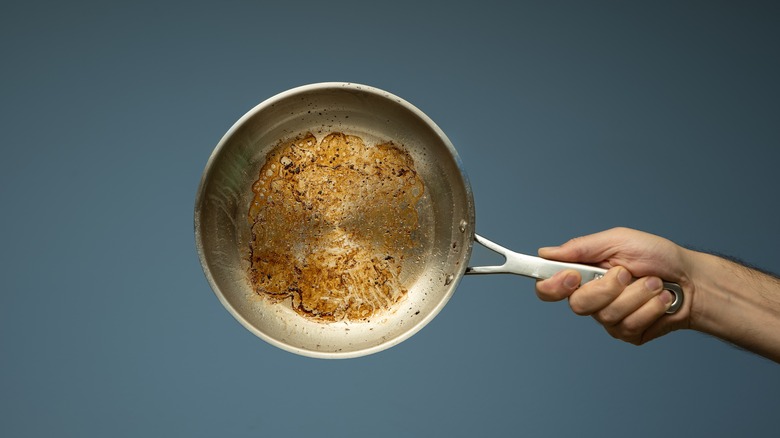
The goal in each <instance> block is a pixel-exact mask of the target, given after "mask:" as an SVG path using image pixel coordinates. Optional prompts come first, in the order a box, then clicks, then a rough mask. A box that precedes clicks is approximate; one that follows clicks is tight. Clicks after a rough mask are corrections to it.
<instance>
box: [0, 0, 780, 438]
mask: <svg viewBox="0 0 780 438" xmlns="http://www.w3.org/2000/svg"><path fill="white" fill-rule="evenodd" d="M776 5H777V3H775V2H745V1H743V2H714V1H701V2H684V1H654V2H637V1H630V2H629V1H611V2H610V1H606V2H605V1H599V2H581V1H570V2H561V1H540V2H508V1H507V2H493V1H480V2H424V1H420V0H417V1H409V2H406V1H397V0H396V1H387V2H383V3H371V2H338V1H331V2H294V1H276V2H259V1H255V2H252V1H219V2H216V1H215V2H210V3H209V2H200V1H187V2H178V3H176V2H163V1H157V2H139V1H134V2H121V3H120V2H102V1H101V2H98V1H95V2H86V1H76V2H13V3H10V4H9V3H7V4H5V5H4V6H2V7H0V55H1V56H2V58H1V59H2V63H1V65H0V72H2V73H0V74H2V81H0V102H1V103H0V111H2V113H0V116H1V117H0V123H1V124H2V125H1V126H2V158H0V208H1V209H2V210H1V211H2V214H0V237H1V240H0V248H1V250H0V270H2V283H1V284H2V294H0V436H4V437H26V436H41V437H49V436H67V437H91V436H101V437H102V436H111V437H123V436H188V437H189V436H192V437H200V436H202V437H214V436H254V437H260V436H262V437H276V436H343V437H349V436H378V437H383V436H456V437H458V436H463V437H469V436H583V437H591V436H592V437H603V436H633V437H658V436H702V437H704V436H706V437H714V436H750V437H758V436H777V435H776V434H777V419H778V408H780V393H779V391H780V368H778V365H776V364H774V363H771V362H769V361H767V360H765V359H762V358H759V357H756V356H753V355H751V354H749V353H746V352H743V351H740V350H737V349H735V348H733V347H731V346H728V345H726V344H724V343H722V342H720V341H718V340H716V339H713V338H710V337H707V336H704V335H702V334H699V333H694V332H676V333H673V334H671V335H669V336H667V337H665V338H662V339H660V340H656V341H654V342H652V343H650V344H648V345H646V346H643V347H634V346H631V345H628V344H625V343H622V342H619V341H616V340H614V339H612V338H611V337H609V336H608V335H607V334H606V333H605V332H604V331H603V330H602V329H601V328H600V327H599V326H598V325H597V324H596V323H595V322H593V321H592V320H591V319H589V318H583V317H577V316H575V315H574V314H573V313H571V312H570V311H569V309H568V307H567V305H566V304H565V303H556V304H547V303H542V302H540V301H538V300H537V299H536V297H535V295H534V292H533V281H532V280H529V279H525V278H521V277H515V276H488V277H479V278H473V277H468V278H465V279H464V280H463V281H462V282H461V284H460V287H459V289H458V291H457V293H456V294H455V296H454V297H453V299H452V300H451V301H450V303H449V304H448V306H447V307H446V309H445V310H444V311H443V312H442V313H441V314H440V315H439V316H438V317H437V318H436V319H435V320H434V321H433V322H432V323H431V324H430V325H429V326H427V327H426V328H425V329H424V330H422V331H421V332H420V333H419V334H417V335H415V336H414V337H413V338H411V339H410V340H408V341H407V342H404V343H402V344H401V345H399V346H397V347H395V348H392V349H390V350H387V351H384V352H382V353H379V354H376V355H374V356H370V357H365V358H360V359H354V360H348V361H323V360H314V359H309V358H304V357H298V356H295V355H292V354H290V353H287V352H284V351H282V350H278V349H276V348H273V347H271V346H269V345H267V344H266V343H264V342H263V341H261V340H260V339H258V338H256V337H254V336H253V335H252V334H250V333H249V332H248V331H246V330H245V329H244V328H242V327H241V326H240V325H239V324H238V323H237V322H236V321H235V320H234V319H233V318H232V317H231V316H230V314H229V313H228V312H227V311H226V310H225V309H224V308H223V307H222V306H221V305H220V303H219V301H218V300H217V298H216V297H215V296H214V294H213V293H212V291H211V290H210V288H209V286H208V284H207V282H206V280H205V278H204V276H203V273H202V271H201V267H200V264H199V261H198V257H197V254H196V252H195V245H194V237H193V230H192V221H193V218H192V217H193V213H192V211H193V204H194V198H195V192H196V189H197V186H198V182H199V180H200V175H201V172H202V170H203V167H204V165H205V164H206V161H207V159H208V157H209V154H210V153H211V151H212V149H213V148H214V146H215V145H216V144H217V142H218V141H219V139H220V138H221V137H222V135H223V134H224V133H225V131H227V129H228V128H229V127H230V126H231V125H232V124H233V122H234V121H236V120H237V119H238V118H239V117H240V116H241V115H243V114H244V113H245V112H246V111H248V110H249V109H250V108H252V107H253V106H255V105H256V104H258V103H259V102H261V101H262V100H264V99H266V98H268V97H270V96H272V95H274V94H276V93H278V92H281V91H283V90H285V89H288V88H291V87H294V86H298V85H302V84H307V83H312V82H322V81H351V82H359V83H365V84H369V85H373V86H376V87H379V88H383V89H386V90H387V91H390V92H392V93H395V94H397V95H399V96H401V97H404V98H405V99H407V100H409V101H410V102H412V103H413V104H415V105H417V106H418V107H419V108H420V109H422V110H423V111H425V112H426V113H427V114H428V115H429V116H430V117H431V118H433V119H434V120H435V121H436V122H437V123H438V124H439V125H440V126H441V128H442V129H443V130H444V131H445V132H446V133H447V134H448V136H449V137H450V138H451V139H452V141H453V142H454V144H455V146H456V148H457V149H458V150H459V152H460V155H461V157H462V159H463V162H464V165H465V167H466V171H467V172H468V174H469V176H470V179H471V182H472V184H473V189H474V194H475V198H476V204H477V218H478V220H477V229H478V231H479V232H480V233H482V234H483V235H485V236H487V237H489V238H491V239H493V240H496V241H498V242H501V243H503V244H504V245H506V246H509V247H511V248H514V249H516V250H518V251H523V252H530V253H535V251H536V249H537V248H538V247H540V246H546V245H553V244H558V243H562V242H564V241H565V240H567V239H569V238H571V237H574V236H578V235H582V234H586V233H591V232H595V231H599V230H602V229H605V228H609V227H613V226H616V225H623V226H629V227H634V228H639V229H643V230H646V231H649V232H653V233H656V234H660V235H663V236H666V237H668V238H671V239H672V240H674V241H676V242H678V243H681V244H684V245H688V246H693V247H696V248H703V249H708V250H714V251H718V252H722V253H726V254H731V255H733V256H736V257H740V258H742V259H744V260H746V261H748V262H750V263H752V264H755V265H757V266H760V267H762V268H765V269H768V270H774V271H777V270H778V269H780V266H779V265H778V258H777V254H778V246H779V245H780V231H779V230H778V224H779V223H780V221H778V213H779V212H780V211H779V210H780V207H778V187H780V172H778V164H779V163H780V152H779V151H780V81H779V80H778V78H780V53H779V51H778V47H780V8H779V7H778V6H776ZM475 257H476V259H477V260H481V259H482V258H483V257H485V256H484V254H482V255H481V254H477V255H476V256H475Z"/></svg>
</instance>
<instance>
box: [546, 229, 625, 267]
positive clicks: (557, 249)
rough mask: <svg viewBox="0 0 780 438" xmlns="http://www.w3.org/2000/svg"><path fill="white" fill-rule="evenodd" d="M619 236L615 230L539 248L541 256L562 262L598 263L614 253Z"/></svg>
mask: <svg viewBox="0 0 780 438" xmlns="http://www.w3.org/2000/svg"><path fill="white" fill-rule="evenodd" d="M617 237H618V236H616V233H615V231H614V230H608V231H602V232H600V233H596V234H590V235H587V236H582V237H576V238H574V239H571V240H569V241H568V242H566V243H564V244H563V245H561V246H550V247H545V248H539V256H540V257H543V258H546V259H552V260H560V261H562V262H578V263H598V262H602V261H604V260H607V259H608V258H609V257H610V256H612V255H613V254H614V252H615V248H616V247H617V245H618V239H617Z"/></svg>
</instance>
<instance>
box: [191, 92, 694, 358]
mask: <svg viewBox="0 0 780 438" xmlns="http://www.w3.org/2000/svg"><path fill="white" fill-rule="evenodd" d="M306 132H311V133H314V134H315V135H316V136H318V137H322V136H324V135H326V134H327V133H329V132H342V133H345V134H351V135H357V136H359V137H361V138H363V139H364V140H367V143H368V142H381V141H388V140H392V141H393V142H394V143H395V144H401V145H403V146H404V148H405V150H406V151H407V152H408V153H409V155H411V157H412V159H413V160H414V165H415V168H416V170H417V172H418V175H419V176H420V177H421V179H422V180H423V183H424V187H425V191H424V195H423V196H422V198H421V199H420V201H419V203H418V205H417V207H416V208H417V213H418V217H419V230H418V232H417V234H416V236H415V238H416V239H417V240H418V241H419V242H420V244H419V245H416V246H414V247H411V248H407V249H404V251H405V253H404V255H405V257H404V262H403V263H404V265H403V270H404V278H405V280H404V281H405V284H406V286H407V289H408V292H407V293H406V295H405V297H404V298H403V299H402V300H401V301H400V302H398V303H396V305H395V306H394V308H392V309H391V310H389V311H386V312H383V313H382V314H380V315H377V316H376V317H372V318H370V319H369V320H367V321H349V320H342V321H334V322H322V321H317V320H313V319H309V318H304V317H302V316H301V315H299V314H298V313H296V312H295V311H294V310H293V309H292V308H291V306H290V305H284V303H278V302H273V301H271V300H267V299H263V298H262V297H260V296H259V295H258V294H257V293H256V292H255V291H254V290H253V288H252V286H251V284H250V282H249V279H248V274H247V270H248V267H249V263H250V262H249V260H248V256H247V250H248V247H249V242H250V238H251V230H250V225H249V223H248V221H247V220H246V217H247V211H248V206H249V203H250V201H251V199H252V195H253V192H252V189H251V187H252V184H253V182H255V181H256V180H257V178H258V172H259V170H260V169H261V168H262V166H263V164H264V163H265V159H266V155H267V154H268V153H269V151H271V150H272V149H273V148H274V147H275V146H276V145H278V144H279V141H280V139H286V138H293V137H295V136H296V135H300V134H301V133H306ZM195 240H196V247H197V251H198V255H199V257H200V261H201V264H202V266H203V271H204V273H205V275H206V278H207V279H208V282H209V284H210V285H211V288H212V289H213V290H214V292H215V294H216V295H217V297H218V298H219V300H220V301H221V302H222V304H223V305H224V306H225V308H227V310H228V311H229V312H230V313H231V314H232V315H233V316H234V317H235V318H236V319H237V320H238V321H239V322H240V323H241V324H242V325H243V326H244V327H246V328H247V329H248V330H249V331H250V332H252V333H254V334H255V335H257V336H258V337H260V338H262V339H263V340H265V341H267V342H269V343H270V344H272V345H275V346H277V347H280V348H282V349H285V350H288V351H291V352H293V353H297V354H301V355H305V356H311V357H320V358H349V357H357V356H363V355H367V354H371V353H376V352H378V351H381V350H384V349H386V348H389V347H391V346H393V345H396V344H398V343H399V342H401V341H403V340H405V339H407V338H409V337H410V336H412V335H413V334H415V333H416V332H417V331H419V330H420V329H421V328H423V327H424V326H425V325H426V324H427V323H429V322H430V321H431V320H432V319H433V318H434V317H435V316H436V315H437V314H438V313H439V311H441V309H442V308H443V307H444V305H445V304H446V303H447V301H448V300H449V298H450V297H451V296H452V294H453V292H454V291H455V289H456V287H457V285H458V283H459V281H460V279H461V278H462V277H463V275H464V274H492V273H511V274H519V275H524V276H529V277H533V278H538V279H544V278H549V277H550V276H552V275H553V274H555V273H556V272H559V271H560V270H562V269H566V268H573V269H576V270H577V271H579V272H580V273H581V274H582V281H583V282H588V281H591V280H594V279H596V278H600V277H601V276H602V275H603V274H604V273H605V270H604V269H601V268H597V267H592V266H587V265H578V264H572V263H562V262H557V261H551V260H545V259H541V258H539V257H533V256H529V255H524V254H519V253H515V252H513V251H510V250H508V249H506V248H504V247H502V246H500V245H498V244H496V243H493V242H491V241H489V240H487V239H485V238H483V237H481V236H479V235H477V234H476V233H475V212H474V199H473V195H472V191H471V187H470V185H469V181H468V178H467V176H466V174H465V172H464V170H463V166H462V164H461V161H460V158H459V157H458V153H457V152H456V151H455V148H454V147H453V145H452V143H451V142H450V140H449V139H448V138H447V136H446V135H445V134H444V132H442V131H441V129H439V127H438V126H436V124H435V123H434V122H433V121H432V120H431V119H430V118H428V117H427V116H426V115H425V114H423V113H422V111H420V110H419V109H417V108H416V107H414V106H413V105H412V104H410V103H409V102H407V101H405V100H403V99H401V98H400V97H397V96H395V95H392V94H390V93H388V92H385V91H382V90H379V89H377V88H373V87H369V86H366V85H358V84H350V83H320V84H312V85H306V86H302V87H298V88H294V89H291V90H288V91H285V92H283V93H281V94H278V95H276V96H274V97H272V98H270V99H268V100H266V101H264V102H262V103H260V104H259V105H258V106H256V107H255V108H253V109H252V110H250V111H249V112H248V113H247V114H245V115H244V116H243V117H241V119H239V120H238V121H237V122H236V123H235V124H234V125H233V126H232V127H231V128H230V130H228V132H227V133H226V134H225V135H224V136H223V138H222V139H221V140H220V142H219V143H218V145H217V146H216V148H215V149H214V151H213V153H212V155H211V157H210V158H209V160H208V163H207V164H206V168H205V170H204V172H203V175H202V178H201V181H200V186H199V188H198V192H197V197H196V202H195ZM475 241H476V242H478V243H480V244H482V245H484V246H486V247H487V248H489V249H491V250H493V251H496V252H498V253H499V254H501V255H503V256H504V257H505V259H506V261H505V263H504V264H503V265H501V266H483V267H468V261H469V259H470V257H471V252H472V247H473V244H474V242H475ZM665 287H666V288H667V289H668V290H670V291H671V292H672V293H673V294H674V295H675V299H674V301H673V304H672V306H671V308H670V310H669V312H670V313H671V312H674V311H676V310H677V309H678V308H679V307H680V305H681V304H682V300H683V294H682V290H681V289H680V287H679V286H678V285H676V284H674V283H665Z"/></svg>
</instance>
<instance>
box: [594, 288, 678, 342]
mask: <svg viewBox="0 0 780 438" xmlns="http://www.w3.org/2000/svg"><path fill="white" fill-rule="evenodd" d="M672 300H673V297H672V294H671V292H669V291H660V292H658V293H657V295H653V296H652V297H651V298H650V299H649V300H648V301H646V302H645V303H643V304H642V305H641V306H640V307H639V308H638V309H636V310H635V311H634V312H631V313H629V314H628V315H626V317H625V318H623V319H622V320H621V321H620V322H618V323H616V324H614V325H607V324H604V323H602V324H603V325H604V328H605V329H606V330H607V333H609V334H610V335H611V336H612V337H614V338H617V339H620V340H623V341H626V342H629V343H632V344H634V345H642V344H644V343H645V342H648V341H650V340H652V339H655V338H656V337H658V336H661V335H664V334H666V333H668V331H669V330H670V329H669V328H666V329H664V327H668V326H669V325H668V324H661V322H662V321H661V320H660V319H661V318H662V317H663V316H664V315H665V313H666V310H667V309H668V308H669V305H670V304H671V303H672ZM651 328H653V329H654V330H653V331H651V330H650V329H651Z"/></svg>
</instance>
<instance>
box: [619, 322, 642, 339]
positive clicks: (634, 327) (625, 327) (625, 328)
mask: <svg viewBox="0 0 780 438" xmlns="http://www.w3.org/2000/svg"><path fill="white" fill-rule="evenodd" d="M619 326H620V331H621V332H622V333H623V334H624V335H625V337H626V338H630V339H633V338H636V337H641V334H642V332H643V331H644V327H643V326H642V325H640V324H638V323H636V322H633V321H630V320H628V321H625V320H624V321H623V322H621V323H620V324H619Z"/></svg>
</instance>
